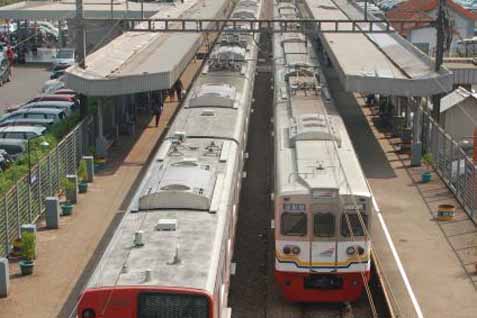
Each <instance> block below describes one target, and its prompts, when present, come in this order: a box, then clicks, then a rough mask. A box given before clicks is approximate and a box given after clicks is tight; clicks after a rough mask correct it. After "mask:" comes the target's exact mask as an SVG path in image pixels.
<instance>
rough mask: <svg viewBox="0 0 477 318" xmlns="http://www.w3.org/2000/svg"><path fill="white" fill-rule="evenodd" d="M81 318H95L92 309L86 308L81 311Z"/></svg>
mask: <svg viewBox="0 0 477 318" xmlns="http://www.w3.org/2000/svg"><path fill="white" fill-rule="evenodd" d="M81 317H82V318H96V313H95V312H94V310H93V309H91V308H88V309H85V310H83V313H82V315H81Z"/></svg>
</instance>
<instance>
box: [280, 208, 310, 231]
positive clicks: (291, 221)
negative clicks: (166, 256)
mask: <svg viewBox="0 0 477 318" xmlns="http://www.w3.org/2000/svg"><path fill="white" fill-rule="evenodd" d="M306 224H307V223H306V214H305V213H287V212H285V213H283V214H282V219H281V233H282V235H288V236H305V235H306Z"/></svg>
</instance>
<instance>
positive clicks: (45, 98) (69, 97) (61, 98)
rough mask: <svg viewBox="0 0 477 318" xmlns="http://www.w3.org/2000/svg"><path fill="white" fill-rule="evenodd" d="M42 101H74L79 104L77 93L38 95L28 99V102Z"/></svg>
mask: <svg viewBox="0 0 477 318" xmlns="http://www.w3.org/2000/svg"><path fill="white" fill-rule="evenodd" d="M41 101H58V102H73V103H77V105H78V106H79V101H78V100H77V99H76V96H75V95H68V94H64V95H61V94H58V95H54V94H53V95H38V96H36V97H34V98H32V99H30V100H29V101H28V103H33V102H41Z"/></svg>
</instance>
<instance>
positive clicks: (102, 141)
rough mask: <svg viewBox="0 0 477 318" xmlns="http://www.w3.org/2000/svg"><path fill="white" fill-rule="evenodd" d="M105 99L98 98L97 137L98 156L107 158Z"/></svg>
mask: <svg viewBox="0 0 477 318" xmlns="http://www.w3.org/2000/svg"><path fill="white" fill-rule="evenodd" d="M103 108H104V105H103V98H98V136H97V137H96V154H97V155H98V156H102V157H105V156H106V155H107V153H108V150H107V145H108V141H107V139H106V138H105V137H104V134H103V130H104V128H103Z"/></svg>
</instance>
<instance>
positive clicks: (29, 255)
mask: <svg viewBox="0 0 477 318" xmlns="http://www.w3.org/2000/svg"><path fill="white" fill-rule="evenodd" d="M35 250H36V238H35V234H33V233H32V232H24V233H23V234H22V258H23V259H22V260H21V261H20V270H21V272H22V275H31V274H32V273H33V267H34V266H35V262H34V261H33V260H34V259H35Z"/></svg>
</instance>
